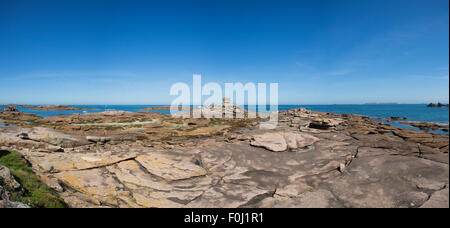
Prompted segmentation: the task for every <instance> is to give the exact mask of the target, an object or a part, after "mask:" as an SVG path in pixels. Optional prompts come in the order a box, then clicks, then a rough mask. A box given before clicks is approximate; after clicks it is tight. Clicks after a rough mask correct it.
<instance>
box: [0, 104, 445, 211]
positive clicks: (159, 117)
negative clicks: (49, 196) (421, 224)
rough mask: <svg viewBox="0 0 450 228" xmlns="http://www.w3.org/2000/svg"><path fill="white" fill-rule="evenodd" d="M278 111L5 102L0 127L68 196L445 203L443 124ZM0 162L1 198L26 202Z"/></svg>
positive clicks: (74, 203)
mask: <svg viewBox="0 0 450 228" xmlns="http://www.w3.org/2000/svg"><path fill="white" fill-rule="evenodd" d="M225 108H226V107H224V109H225ZM231 108H233V109H234V110H236V109H237V107H234V106H232V107H231ZM191 111H192V110H191ZM202 111H207V110H202ZM234 114H236V112H235V113H234ZM245 116H246V117H247V116H248V113H246V115H245ZM278 117H279V122H278V125H277V127H276V128H275V129H271V130H265V129H260V127H259V125H260V123H262V122H265V121H267V116H264V115H258V117H257V118H254V119H251V118H243V119H233V118H230V119H226V118H225V119H216V118H173V117H172V116H170V115H166V114H161V113H155V112H146V111H143V112H124V111H106V112H100V113H85V114H72V115H62V116H56V117H48V118H41V117H39V116H36V115H32V114H28V113H24V112H19V111H17V110H6V111H2V112H0V120H2V121H3V122H8V123H13V124H15V125H16V127H0V151H4V152H6V151H8V152H9V151H14V152H18V153H20V154H21V156H23V159H24V160H25V161H26V163H27V164H28V165H29V166H30V167H31V169H32V170H33V172H34V173H35V175H36V176H38V177H39V179H40V181H42V182H43V183H45V184H46V186H48V187H49V188H50V189H52V191H54V192H55V194H57V196H58V197H60V198H61V199H62V200H63V201H64V204H65V205H66V206H68V207H123V208H127V207H186V208H197V207H202V208H203V207H225V208H237V207H324V208H329V207H338V208H341V207H383V208H384V207H388V208H397V207H409V208H411V207H413V208H416V207H446V208H448V205H449V199H448V198H449V192H448V185H449V166H448V163H449V157H448V151H449V137H448V135H442V134H438V133H434V132H424V131H415V130H410V129H403V128H396V127H393V126H391V125H390V124H386V123H383V122H377V121H373V120H371V119H370V118H368V117H365V116H361V115H354V114H334V113H323V112H315V111H310V110H306V109H293V110H289V111H280V112H279V113H278ZM3 167H4V166H3ZM6 168H7V167H5V168H2V170H6ZM4 173H5V175H3V176H4V177H3V176H1V177H0V178H2V179H0V183H1V185H2V187H1V189H0V190H1V191H2V192H1V193H2V194H1V196H0V206H3V207H8V206H9V207H14V206H16V207H27V205H25V204H21V203H19V202H11V201H10V200H9V199H8V196H9V195H11V194H12V193H11V191H14V189H20V188H19V187H18V186H17V184H18V185H20V183H19V182H20V181H19V180H17V181H14V177H13V176H11V175H8V172H7V171H4ZM10 185H14V186H15V188H11V186H10ZM8 191H9V192H8ZM28 206H30V205H28Z"/></svg>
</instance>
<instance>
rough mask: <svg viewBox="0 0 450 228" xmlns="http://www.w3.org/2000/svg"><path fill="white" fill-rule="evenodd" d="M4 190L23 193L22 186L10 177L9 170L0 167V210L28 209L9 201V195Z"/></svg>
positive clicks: (25, 206) (21, 204) (23, 205)
mask: <svg viewBox="0 0 450 228" xmlns="http://www.w3.org/2000/svg"><path fill="white" fill-rule="evenodd" d="M6 189H10V191H14V192H20V193H23V191H24V190H23V188H22V186H21V185H20V184H19V183H18V182H17V181H16V180H15V179H14V177H13V176H12V175H11V172H10V171H9V169H8V168H6V167H5V166H2V165H0V208H29V206H27V205H25V204H23V203H19V202H11V201H9V197H8V195H9V193H8V191H7V190H6Z"/></svg>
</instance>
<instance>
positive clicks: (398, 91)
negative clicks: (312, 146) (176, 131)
mask: <svg viewBox="0 0 450 228" xmlns="http://www.w3.org/2000/svg"><path fill="white" fill-rule="evenodd" d="M192 74H201V75H202V76H203V82H204V83H206V82H218V83H225V82H242V83H246V82H255V83H257V82H266V83H270V82H278V83H279V102H280V103H281V104H350V103H365V102H399V103H427V102H431V101H441V102H448V100H449V1H448V0H421V1H417V0H389V1H382V0H376V1H375V0H355V1H346V0H339V1H320V0H314V1H313V0H311V1H253V0H249V1H233V0H227V1H224V0H222V1H220V0H218V1H187V0H186V1H171V0H165V1H106V0H105V1H82V0H78V1H70V0H65V1H39V0H34V1H20V0H11V1H9V0H6V1H5V0H0V103H28V104H169V103H170V102H171V101H172V100H173V99H174V97H172V96H170V95H169V89H170V86H171V85H172V84H173V83H176V82H186V83H188V84H191V83H192Z"/></svg>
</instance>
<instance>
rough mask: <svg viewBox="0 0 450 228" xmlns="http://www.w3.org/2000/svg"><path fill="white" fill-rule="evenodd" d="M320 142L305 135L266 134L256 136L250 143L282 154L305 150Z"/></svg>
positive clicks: (290, 133) (288, 133)
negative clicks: (288, 150)
mask: <svg viewBox="0 0 450 228" xmlns="http://www.w3.org/2000/svg"><path fill="white" fill-rule="evenodd" d="M317 141H319V139H318V138H316V137H314V136H311V135H308V134H304V133H294V132H287V133H281V132H279V133H265V134H262V135H255V136H253V138H252V141H251V142H250V145H252V146H256V147H263V148H265V149H267V150H270V151H273V152H282V151H286V150H287V149H290V150H295V149H299V148H305V147H307V146H310V145H312V144H314V143H315V142H317Z"/></svg>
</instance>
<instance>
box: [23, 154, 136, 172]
mask: <svg viewBox="0 0 450 228" xmlns="http://www.w3.org/2000/svg"><path fill="white" fill-rule="evenodd" d="M36 155H37V156H36ZM27 157H28V158H29V160H30V161H31V162H32V163H34V164H38V166H39V167H40V168H41V169H43V170H44V171H47V172H61V171H73V170H85V169H92V168H99V167H104V166H108V165H112V164H115V163H118V162H120V161H125V160H130V159H133V158H135V157H136V154H134V153H131V154H119V155H106V154H94V153H92V154H83V153H53V154H45V155H43V156H42V155H39V154H35V153H28V154H27Z"/></svg>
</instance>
